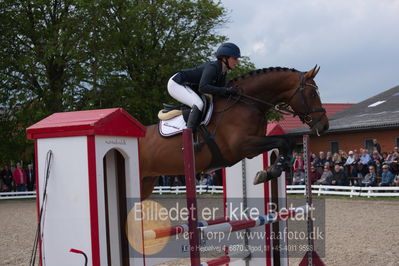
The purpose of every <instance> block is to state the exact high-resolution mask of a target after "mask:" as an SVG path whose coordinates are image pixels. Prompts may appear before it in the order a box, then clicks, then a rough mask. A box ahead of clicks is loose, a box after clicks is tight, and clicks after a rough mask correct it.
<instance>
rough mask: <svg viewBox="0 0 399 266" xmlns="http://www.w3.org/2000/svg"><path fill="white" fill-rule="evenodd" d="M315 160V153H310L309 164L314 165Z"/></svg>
mask: <svg viewBox="0 0 399 266" xmlns="http://www.w3.org/2000/svg"><path fill="white" fill-rule="evenodd" d="M316 160H317V155H316V153H312V154H311V155H310V163H312V164H314V163H315V162H316Z"/></svg>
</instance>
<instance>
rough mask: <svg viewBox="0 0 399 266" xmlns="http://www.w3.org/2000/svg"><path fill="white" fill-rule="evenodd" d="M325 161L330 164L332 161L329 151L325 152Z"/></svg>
mask: <svg viewBox="0 0 399 266" xmlns="http://www.w3.org/2000/svg"><path fill="white" fill-rule="evenodd" d="M326 162H329V163H330V164H332V162H333V159H332V155H331V152H330V151H328V152H327V156H326Z"/></svg>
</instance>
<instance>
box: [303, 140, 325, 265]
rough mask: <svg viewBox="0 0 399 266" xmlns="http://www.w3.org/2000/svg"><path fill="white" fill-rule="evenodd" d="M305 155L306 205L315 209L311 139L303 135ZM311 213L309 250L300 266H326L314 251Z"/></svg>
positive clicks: (310, 217)
mask: <svg viewBox="0 0 399 266" xmlns="http://www.w3.org/2000/svg"><path fill="white" fill-rule="evenodd" d="M303 155H304V161H305V165H304V166H305V187H306V204H307V206H309V208H313V201H312V180H310V175H309V171H310V156H311V152H310V138H309V135H303ZM311 211H312V210H310V212H309V214H308V219H307V224H306V225H307V234H308V235H307V238H308V250H307V251H306V253H305V256H304V257H303V259H302V261H301V262H300V263H299V266H324V265H325V264H324V262H323V261H322V260H321V259H320V257H319V255H318V254H317V253H316V251H315V250H314V239H313V228H314V227H313V215H312V214H311Z"/></svg>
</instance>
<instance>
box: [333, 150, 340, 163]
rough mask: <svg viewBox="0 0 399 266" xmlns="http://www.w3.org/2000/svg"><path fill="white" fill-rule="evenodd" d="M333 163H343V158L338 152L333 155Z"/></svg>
mask: <svg viewBox="0 0 399 266" xmlns="http://www.w3.org/2000/svg"><path fill="white" fill-rule="evenodd" d="M332 163H333V164H334V165H336V164H339V165H342V158H341V156H340V155H339V154H338V153H337V152H336V153H334V155H333V158H332Z"/></svg>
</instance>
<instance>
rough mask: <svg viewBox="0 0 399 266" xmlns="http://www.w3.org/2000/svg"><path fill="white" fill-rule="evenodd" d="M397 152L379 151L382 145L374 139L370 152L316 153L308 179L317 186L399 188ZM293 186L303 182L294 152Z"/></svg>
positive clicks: (300, 159)
mask: <svg viewBox="0 0 399 266" xmlns="http://www.w3.org/2000/svg"><path fill="white" fill-rule="evenodd" d="M398 160H399V151H398V147H394V149H393V150H392V151H389V152H385V151H381V145H380V144H379V143H378V142H377V140H376V139H374V145H373V149H372V151H369V150H368V149H364V148H360V149H359V150H353V151H348V152H345V151H342V150H340V151H339V152H336V153H334V154H332V153H331V152H327V153H325V152H323V151H321V152H319V154H318V155H316V154H315V153H312V154H311V158H310V161H311V166H310V171H309V173H310V180H311V182H312V184H317V185H338V186H348V185H356V186H399V164H398ZM292 165H293V167H292V169H293V171H292V175H291V176H292V179H291V183H292V184H294V185H297V184H298V185H302V184H304V183H305V182H304V180H305V173H304V159H303V154H301V153H294V154H293V161H292Z"/></svg>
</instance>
